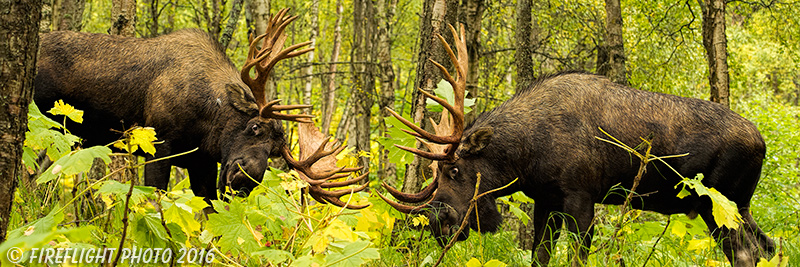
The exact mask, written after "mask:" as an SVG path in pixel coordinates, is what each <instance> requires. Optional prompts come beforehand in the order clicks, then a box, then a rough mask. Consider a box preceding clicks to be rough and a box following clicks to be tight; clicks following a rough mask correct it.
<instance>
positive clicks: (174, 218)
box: [164, 205, 200, 234]
mask: <svg viewBox="0 0 800 267" xmlns="http://www.w3.org/2000/svg"><path fill="white" fill-rule="evenodd" d="M164 221H166V222H167V223H175V224H176V225H178V226H179V227H180V228H181V229H182V231H183V232H185V233H187V234H191V233H194V232H199V231H200V223H199V222H198V221H197V220H195V218H194V214H192V213H191V212H188V211H186V210H184V209H182V208H181V207H179V206H178V205H172V206H170V207H169V208H167V209H166V210H164Z"/></svg>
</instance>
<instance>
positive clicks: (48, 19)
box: [39, 0, 53, 33]
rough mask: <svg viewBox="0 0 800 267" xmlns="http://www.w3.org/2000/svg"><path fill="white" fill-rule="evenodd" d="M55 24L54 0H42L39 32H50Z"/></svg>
mask: <svg viewBox="0 0 800 267" xmlns="http://www.w3.org/2000/svg"><path fill="white" fill-rule="evenodd" d="M52 24H53V0H42V15H41V20H40V21H39V32H40V33H46V32H50V30H52V29H51V27H52Z"/></svg>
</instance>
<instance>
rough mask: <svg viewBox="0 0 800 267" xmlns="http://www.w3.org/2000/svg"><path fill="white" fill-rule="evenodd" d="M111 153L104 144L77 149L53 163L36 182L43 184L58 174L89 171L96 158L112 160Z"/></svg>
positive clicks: (105, 160) (107, 161)
mask: <svg viewBox="0 0 800 267" xmlns="http://www.w3.org/2000/svg"><path fill="white" fill-rule="evenodd" d="M109 154H111V149H109V148H108V147H104V146H93V147H90V148H87V149H81V150H78V151H75V152H74V153H72V154H69V155H66V156H64V157H61V158H60V159H58V160H57V161H56V162H55V163H53V165H52V166H50V168H48V169H47V170H46V171H44V172H43V173H42V175H41V176H40V177H39V178H37V179H36V183H38V184H42V183H46V182H49V181H51V180H53V179H55V178H56V177H58V175H75V174H78V173H80V172H85V171H88V170H89V169H90V168H91V167H92V163H93V162H94V159H95V158H100V159H102V160H103V161H104V162H106V163H109V162H111V158H110V157H109V156H108V155H109Z"/></svg>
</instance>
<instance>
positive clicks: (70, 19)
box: [53, 0, 86, 31]
mask: <svg viewBox="0 0 800 267" xmlns="http://www.w3.org/2000/svg"><path fill="white" fill-rule="evenodd" d="M55 2H56V3H59V4H58V5H53V6H54V7H56V11H55V12H53V15H54V17H53V24H54V25H55V26H56V28H55V30H57V31H64V30H68V31H80V30H81V28H83V10H84V7H85V6H86V0H58V1H55Z"/></svg>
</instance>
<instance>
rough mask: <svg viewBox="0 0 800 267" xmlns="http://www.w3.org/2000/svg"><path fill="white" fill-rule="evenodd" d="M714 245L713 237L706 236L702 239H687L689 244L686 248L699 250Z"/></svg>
mask: <svg viewBox="0 0 800 267" xmlns="http://www.w3.org/2000/svg"><path fill="white" fill-rule="evenodd" d="M714 246H715V244H714V239H711V238H710V237H706V238H702V239H692V240H689V244H688V245H687V246H686V249H688V250H693V251H696V252H699V251H703V250H706V249H709V248H713V247H714Z"/></svg>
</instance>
